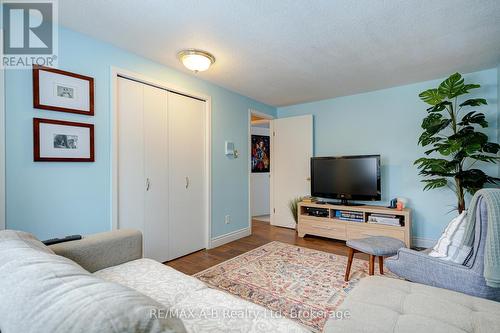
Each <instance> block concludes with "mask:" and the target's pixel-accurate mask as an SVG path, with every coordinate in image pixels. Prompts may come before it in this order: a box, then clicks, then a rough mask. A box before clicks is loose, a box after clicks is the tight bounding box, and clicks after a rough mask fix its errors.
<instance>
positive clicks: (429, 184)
mask: <svg viewBox="0 0 500 333" xmlns="http://www.w3.org/2000/svg"><path fill="white" fill-rule="evenodd" d="M422 182H423V183H426V185H425V186H424V191H427V190H432V189H435V188H440V187H444V186H446V185H447V184H448V181H447V180H446V178H435V179H424V180H422Z"/></svg>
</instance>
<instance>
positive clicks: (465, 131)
mask: <svg viewBox="0 0 500 333" xmlns="http://www.w3.org/2000/svg"><path fill="white" fill-rule="evenodd" d="M479 87H480V85H479V84H466V83H465V82H464V79H463V78H462V76H461V75H460V74H459V73H455V74H453V75H451V76H450V77H449V78H447V79H446V80H444V81H443V82H442V83H441V84H440V85H439V87H437V88H433V89H428V90H426V91H424V92H422V93H420V95H419V97H420V98H421V99H422V101H424V102H425V103H427V104H429V105H430V107H429V108H428V109H427V113H428V115H427V117H426V118H425V119H424V120H423V121H422V129H423V130H424V132H423V133H422V135H420V138H419V140H418V144H419V145H421V146H422V147H427V148H428V150H426V151H425V155H427V156H435V157H422V158H419V159H418V160H416V161H415V165H417V167H418V169H419V170H420V173H419V174H420V175H422V176H424V177H425V178H424V179H423V180H422V182H424V183H425V186H424V190H430V189H435V188H441V187H448V188H450V189H451V190H452V191H453V192H455V195H456V197H457V201H458V204H457V209H458V211H459V212H460V213H461V212H462V211H463V210H464V209H465V193H467V192H468V193H470V194H474V193H475V192H476V191H477V190H479V189H481V188H483V186H484V185H485V184H487V183H490V184H495V183H498V182H499V181H500V179H499V178H495V177H493V176H489V175H487V174H486V173H485V172H484V171H482V170H480V169H477V168H474V166H477V165H476V163H477V162H478V161H482V162H486V163H498V161H499V157H498V152H499V150H500V145H499V144H498V143H495V142H490V141H489V139H488V136H487V135H486V134H484V133H483V132H481V131H479V129H481V128H486V127H488V122H487V121H486V117H485V115H484V113H481V112H479V111H477V109H476V108H479V107H481V106H483V105H487V104H488V103H487V102H486V99H484V98H470V99H467V98H465V95H467V94H469V91H471V90H473V89H477V88H479Z"/></svg>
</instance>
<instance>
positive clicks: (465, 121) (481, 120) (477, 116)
mask: <svg viewBox="0 0 500 333" xmlns="http://www.w3.org/2000/svg"><path fill="white" fill-rule="evenodd" d="M470 124H478V125H480V126H481V127H483V128H485V127H488V122H487V121H486V117H485V116H484V114H483V113H476V111H471V112H469V113H467V114H466V115H465V116H463V118H462V121H461V122H459V123H458V125H459V126H468V125H470Z"/></svg>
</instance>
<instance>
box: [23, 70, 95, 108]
mask: <svg viewBox="0 0 500 333" xmlns="http://www.w3.org/2000/svg"><path fill="white" fill-rule="evenodd" d="M33 107H34V108H36V109H44V110H52V111H61V112H69V113H78V114H85V115H88V116H93V115H94V79H93V78H91V77H88V76H83V75H80V74H75V73H70V72H65V71H62V70H59V69H55V68H49V67H43V66H33Z"/></svg>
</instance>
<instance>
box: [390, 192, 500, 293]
mask: <svg viewBox="0 0 500 333" xmlns="http://www.w3.org/2000/svg"><path fill="white" fill-rule="evenodd" d="M477 204H478V205H479V207H478V209H477V212H476V214H477V217H476V228H475V234H474V244H473V247H472V251H473V253H472V257H471V258H470V259H469V260H468V262H467V263H466V264H465V265H461V264H457V263H453V262H449V261H444V260H441V259H438V258H434V257H431V256H429V255H428V254H427V253H425V251H424V252H418V251H414V250H410V249H407V248H402V249H400V250H399V251H398V254H397V255H395V256H393V257H390V258H387V259H386V260H385V264H386V267H387V268H389V270H391V271H392V272H393V273H395V274H397V275H399V276H401V277H403V278H405V279H406V280H409V281H412V282H417V283H422V284H427V285H430V286H434V287H439V288H445V289H450V290H455V291H458V292H461V293H464V294H469V295H472V296H477V297H481V298H486V299H491V300H495V301H500V288H492V287H489V286H487V285H486V281H485V279H484V274H483V271H484V245H485V241H486V232H487V229H488V228H487V224H488V213H487V208H486V203H485V202H484V200H482V199H480V200H479V201H478V203H477Z"/></svg>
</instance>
